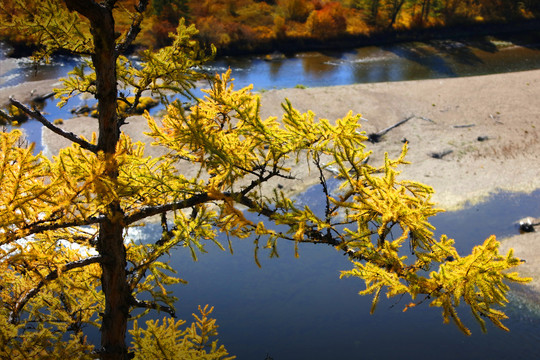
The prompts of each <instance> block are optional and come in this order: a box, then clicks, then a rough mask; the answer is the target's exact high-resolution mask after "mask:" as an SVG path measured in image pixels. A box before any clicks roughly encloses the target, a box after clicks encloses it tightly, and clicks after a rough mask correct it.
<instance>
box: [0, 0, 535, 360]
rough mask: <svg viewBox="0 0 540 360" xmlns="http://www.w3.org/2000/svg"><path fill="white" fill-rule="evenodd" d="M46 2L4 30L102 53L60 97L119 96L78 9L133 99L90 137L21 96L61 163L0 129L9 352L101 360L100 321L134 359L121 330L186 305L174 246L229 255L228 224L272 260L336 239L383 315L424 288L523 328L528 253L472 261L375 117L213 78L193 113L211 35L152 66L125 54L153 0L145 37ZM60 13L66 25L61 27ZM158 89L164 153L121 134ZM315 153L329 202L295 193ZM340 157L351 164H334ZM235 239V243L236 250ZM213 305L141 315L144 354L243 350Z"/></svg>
mask: <svg viewBox="0 0 540 360" xmlns="http://www.w3.org/2000/svg"><path fill="white" fill-rule="evenodd" d="M17 3H18V4H20V5H21V6H24V1H19V2H17ZM45 3H46V6H44V7H43V11H42V13H41V14H40V16H38V17H36V18H31V17H25V16H23V17H17V16H13V17H10V18H3V20H5V22H3V23H2V24H3V25H2V26H4V27H6V26H7V27H10V26H11V27H14V28H18V29H21V31H26V32H32V31H35V32H36V36H38V35H39V36H40V37H39V38H40V39H44V45H45V49H44V52H43V53H42V55H46V54H48V53H50V52H52V51H53V50H57V49H59V48H63V49H67V50H71V51H72V52H75V53H77V52H82V53H87V52H88V53H91V54H92V55H93V56H94V57H93V58H92V59H93V60H92V61H90V62H88V63H87V65H88V69H89V71H86V70H85V69H84V68H83V67H80V68H78V69H76V70H75V71H74V72H72V73H71V74H70V75H69V77H68V78H67V79H64V81H63V88H62V89H57V90H56V95H57V97H59V98H60V99H61V101H60V106H63V105H64V104H65V103H66V102H67V101H69V99H70V98H71V97H72V96H75V95H78V94H81V93H89V94H92V95H95V96H96V97H97V98H98V99H99V100H100V101H104V97H105V96H106V95H104V94H103V93H100V91H101V90H100V86H99V85H100V84H101V86H102V87H103V86H105V85H103V83H104V82H106V81H105V80H110V79H107V77H106V76H105V77H104V76H103V74H102V73H100V71H104V70H103V69H102V68H103V67H104V65H103V64H104V63H107V62H106V61H101V62H96V63H94V62H93V61H95V59H96V58H97V55H103V52H104V50H103V49H102V48H98V47H97V46H96V48H95V49H94V48H93V44H92V41H89V40H88V41H86V40H84V39H85V36H86V35H85V34H88V29H86V30H85V29H84V27H85V26H88V24H87V23H86V22H80V23H79V22H77V21H76V20H77V18H78V17H79V16H78V15H77V16H76V15H75V13H76V12H77V11H79V12H80V13H81V14H85V16H87V17H88V18H89V19H90V20H91V23H92V26H93V28H92V31H90V33H91V34H92V36H94V40H95V39H98V40H99V41H101V42H103V43H107V40H110V39H113V41H116V43H115V44H116V47H115V51H114V52H111V53H112V54H113V55H112V56H115V58H114V59H113V60H115V61H112V62H111V63H110V64H116V65H115V66H114V65H110V66H112V67H113V68H114V69H115V70H117V72H116V73H115V72H113V74H116V76H117V79H116V80H117V86H118V88H114V86H115V85H114V83H113V85H112V86H113V89H112V91H111V92H110V93H112V94H113V95H112V96H113V97H115V98H113V99H108V100H112V101H108V102H107V104H113V105H112V111H111V112H109V113H107V110H108V109H109V108H108V107H102V109H104V110H105V111H101V110H100V114H99V117H98V119H97V120H95V121H98V123H99V124H100V125H103V127H104V129H102V130H100V131H101V133H98V134H96V136H94V137H93V138H92V139H89V140H88V139H84V138H82V137H79V136H77V135H76V134H71V133H65V132H63V131H62V130H61V129H60V128H58V127H56V126H55V125H54V124H52V123H50V122H48V121H47V120H46V119H45V120H43V115H41V114H40V113H39V112H37V111H34V110H31V109H28V108H27V107H25V106H24V105H22V104H20V103H18V102H17V101H15V100H12V104H13V105H14V106H16V107H17V108H19V109H22V111H24V112H25V113H28V114H30V115H31V116H33V117H35V118H36V119H38V120H39V121H41V122H42V123H43V124H44V125H45V126H47V127H48V128H49V129H51V130H52V131H54V132H55V133H56V134H58V135H59V136H63V137H64V138H67V139H69V140H71V141H72V142H73V145H72V146H69V147H67V148H64V149H62V150H61V151H60V152H59V153H58V154H57V155H56V156H54V157H53V158H52V159H49V158H46V157H44V156H43V155H42V154H35V152H34V148H33V145H29V146H26V145H25V143H24V141H22V133H21V132H20V131H18V130H14V131H11V132H1V133H0V149H1V152H0V184H1V186H2V191H0V274H1V278H0V298H1V300H2V307H1V308H0V357H2V358H10V359H19V358H40V357H41V358H47V357H48V358H61V357H66V356H71V357H78V358H89V359H90V358H95V356H94V355H92V352H91V351H92V349H93V345H92V344H89V343H88V342H87V340H86V337H85V333H84V329H85V326H88V325H92V326H100V327H101V332H102V334H105V335H102V336H103V339H102V343H103V342H104V343H106V344H108V342H109V341H111V343H112V341H114V345H111V346H110V347H108V348H107V347H105V346H104V347H103V348H102V349H97V351H98V354H100V355H99V356H100V357H101V358H103V359H112V358H114V359H116V358H119V357H117V356H119V355H118V353H122V356H121V358H127V357H128V348H127V345H126V344H125V334H126V331H127V325H125V326H124V325H122V326H123V328H122V327H118V328H115V329H116V330H114V331H113V330H111V329H113V328H114V326H115V325H117V324H118V323H119V322H122V323H123V324H127V322H128V320H132V319H131V318H130V314H131V313H132V312H134V311H135V310H136V309H141V308H142V309H144V310H143V311H142V313H141V312H139V315H138V317H141V316H144V314H145V313H146V312H148V311H151V310H158V311H163V312H166V313H168V314H169V315H170V316H171V317H174V315H175V310H174V306H175V304H176V300H177V299H176V298H175V297H174V296H173V295H172V293H171V291H170V290H169V285H172V284H176V283H179V282H183V280H182V279H181V278H180V277H179V276H177V275H176V271H177V269H174V268H173V267H172V266H171V265H170V264H169V263H168V262H167V261H166V260H164V255H168V254H171V252H172V251H173V250H174V251H181V249H183V248H185V249H186V250H187V251H189V252H190V253H191V254H192V256H193V258H194V259H196V258H197V256H200V255H201V254H204V253H205V252H206V251H207V244H208V243H213V244H217V245H218V246H219V247H220V248H221V249H224V248H225V246H224V245H223V244H221V243H220V242H218V240H217V234H218V233H225V234H226V235H227V237H228V238H229V237H230V238H232V237H235V238H240V239H245V238H248V237H251V239H252V241H254V242H255V246H254V256H255V261H256V262H257V263H258V251H259V244H261V245H262V246H263V247H264V248H266V249H267V250H268V252H269V254H270V256H277V254H278V243H279V242H281V241H291V242H294V243H295V245H298V244H299V243H313V244H327V245H332V246H333V247H334V248H335V249H337V250H338V251H341V252H343V253H344V254H346V255H348V257H349V259H350V260H351V263H352V269H351V270H348V271H344V272H343V274H342V276H353V277H357V278H360V279H362V280H363V281H364V282H365V284H366V288H365V290H363V291H361V292H360V293H361V294H373V295H374V299H373V306H372V310H374V309H375V306H376V305H377V302H378V300H379V298H380V295H381V294H382V292H383V291H384V290H386V295H387V296H389V297H390V296H396V295H400V296H401V295H404V294H408V295H409V296H410V297H411V299H412V301H416V303H415V302H411V303H410V304H409V305H405V309H408V308H410V307H412V306H415V305H417V304H418V303H421V302H424V301H426V300H427V299H429V300H430V305H431V306H436V307H440V308H442V313H443V319H444V321H449V320H450V319H452V320H453V321H454V322H455V323H456V324H457V326H458V327H459V328H460V329H461V330H463V331H464V332H465V333H469V329H468V328H467V326H466V325H465V324H463V323H462V321H461V320H460V318H459V316H458V314H457V310H456V309H457V307H458V306H459V305H460V304H462V303H465V304H466V305H468V307H469V308H470V309H471V311H472V313H473V314H474V316H475V317H476V319H477V320H478V321H479V323H480V324H481V326H482V328H483V329H485V324H484V321H485V320H484V319H488V320H489V321H491V322H492V323H493V324H495V325H496V326H499V327H501V328H503V329H506V328H505V327H504V325H503V324H502V323H501V320H503V319H504V318H505V315H504V313H503V312H502V311H501V310H500V308H501V306H504V304H505V303H506V302H507V298H506V293H507V291H508V285H507V283H508V282H525V281H527V279H523V278H520V277H519V276H518V275H517V274H516V273H511V272H508V271H507V270H508V269H511V268H513V267H515V266H517V265H518V264H519V263H520V260H519V259H517V258H515V257H514V256H513V254H512V252H509V253H508V254H507V255H502V254H499V252H498V243H497V241H496V240H495V238H494V237H491V238H489V239H487V240H486V241H485V242H484V244H483V245H479V246H477V247H476V248H475V249H474V250H473V252H472V253H471V254H470V255H465V256H463V255H460V254H458V253H457V251H456V249H455V248H454V241H453V240H451V239H449V238H447V237H446V236H443V237H441V239H435V238H434V236H433V230H434V229H433V226H432V225H430V223H429V217H431V216H433V215H435V214H436V213H438V212H439V210H438V209H436V208H435V207H434V204H433V203H432V201H431V196H432V193H433V190H432V189H431V188H430V187H429V186H426V185H423V184H420V183H417V182H412V181H407V180H402V179H400V178H399V171H398V168H399V167H400V166H404V165H406V164H407V162H406V161H405V155H406V152H407V147H406V146H405V147H404V148H403V152H402V154H401V155H400V156H399V157H398V158H397V159H390V158H389V157H388V156H386V157H385V160H384V163H382V164H378V165H372V164H368V157H369V155H370V152H369V151H367V150H366V145H365V142H366V140H367V137H366V136H365V134H364V133H363V132H362V129H361V126H360V119H361V116H360V115H354V114H352V113H348V114H345V116H344V117H343V118H341V119H337V120H335V121H331V120H327V119H321V118H318V117H317V116H316V115H315V114H314V113H312V112H307V113H300V112H299V111H297V110H296V109H294V107H293V105H292V104H291V103H290V102H288V101H285V102H284V104H283V115H282V116H281V117H280V118H277V117H270V118H267V119H262V118H261V117H260V98H259V97H258V95H256V94H253V93H252V89H251V87H247V88H243V89H240V90H235V89H234V86H233V81H232V79H231V72H230V71H227V72H226V73H224V74H221V75H217V74H216V75H215V76H211V77H208V78H207V80H208V81H209V84H210V87H209V88H208V89H207V90H204V98H202V99H196V98H194V97H192V99H193V101H194V104H192V106H191V107H190V108H189V109H186V108H185V104H184V103H182V102H180V101H179V100H176V101H171V100H172V98H171V92H174V93H181V94H182V95H184V96H190V95H191V93H190V89H191V88H192V86H193V85H194V84H195V82H196V81H198V80H200V79H203V78H204V74H202V73H201V72H199V71H197V67H198V66H199V65H200V64H202V63H203V62H204V60H205V59H207V58H208V55H207V54H205V53H204V51H202V50H201V49H200V47H199V45H198V44H197V42H196V41H194V40H193V36H194V35H195V34H196V32H197V31H196V29H195V28H194V27H193V26H186V25H185V23H184V22H183V21H180V23H179V26H178V28H177V33H176V34H172V35H171V36H172V39H171V40H172V45H171V46H169V47H165V48H163V49H160V50H159V51H150V50H147V51H145V52H144V53H143V54H142V56H141V58H140V61H141V63H139V64H138V65H137V66H135V65H134V64H132V63H131V61H130V60H128V59H127V58H126V57H124V56H123V55H122V54H121V53H122V50H125V48H126V47H127V46H129V43H130V41H132V40H133V39H134V37H136V32H137V28H138V27H139V26H140V24H141V21H142V18H143V17H144V16H143V15H144V8H145V6H146V4H147V1H144V0H141V1H140V4H139V5H137V7H136V11H135V13H134V14H133V16H132V19H133V23H132V26H131V28H130V30H129V31H128V32H127V33H124V34H121V36H116V34H115V33H114V32H113V33H107V32H106V30H105V29H107V28H108V27H107V26H108V25H110V22H107V21H104V22H102V19H103V16H109V17H110V19H112V17H113V16H114V14H113V9H115V10H114V11H118V10H116V9H117V7H115V6H113V5H114V4H115V3H116V2H114V1H112V2H109V1H105V2H102V3H96V2H86V1H80V0H66V3H67V4H68V5H69V6H70V8H73V9H75V10H74V11H71V12H70V11H68V10H67V9H66V8H65V7H64V6H63V4H62V2H58V1H53V0H48V1H46V2H45ZM29 9H30V8H29ZM57 9H58V11H57ZM55 11H57V15H58V17H61V18H62V21H59V22H58V23H57V22H55V20H54V19H55V17H54V16H53V15H54V13H55ZM96 14H97V15H96ZM102 15H103V16H102ZM85 16H83V17H85ZM64 17H65V18H64ZM35 19H37V20H38V21H41V20H42V19H47V22H44V23H43V24H35V23H34V22H33V21H34V20H35ZM111 21H112V20H111ZM112 30H114V27H112V28H110V29H109V31H112ZM44 32H48V33H47V34H45V33H44ZM72 32H73V33H74V35H73V40H72V41H71V40H70V37H69V36H68V35H69V34H71V33H72ZM56 33H58V41H57V42H55V39H56V37H55V36H54V34H56ZM134 34H135V35H134ZM45 50H47V51H45ZM212 51H213V50H212V49H211V50H210V52H212ZM103 56H105V55H103ZM109 60H110V59H109ZM96 64H99V65H100V66H101V68H98V67H97V66H95V65H96ZM99 69H102V70H99ZM96 84H97V85H96ZM123 91H125V92H126V94H124V93H123ZM147 91H150V92H152V93H154V94H156V95H158V96H159V98H160V101H161V102H162V103H164V104H166V105H167V109H166V114H165V115H164V116H163V117H162V118H161V119H155V118H154V117H152V116H150V115H149V114H148V113H146V114H145V116H146V119H147V122H148V129H147V135H148V136H150V137H151V138H153V140H154V143H153V144H152V146H159V147H161V148H163V150H164V155H161V156H157V157H154V158H152V157H149V156H146V155H145V152H144V146H143V145H142V144H141V143H133V141H132V140H131V139H130V137H129V136H127V135H125V134H120V135H119V136H118V137H106V136H105V135H110V134H109V133H107V132H108V131H111V129H113V130H114V126H116V127H117V128H118V129H120V130H121V127H122V126H123V125H124V120H125V117H126V116H128V115H129V113H130V109H136V108H137V105H138V104H139V102H140V100H141V96H142V94H143V93H144V92H147ZM128 92H131V94H127V93H128ZM128 95H132V96H128ZM114 104H117V105H116V106H117V109H116V112H115V111H114V110H115V109H114V106H115V105H114ZM119 104H121V105H119ZM111 124H112V125H111ZM105 125H107V126H108V127H106V126H105ZM104 133H105V134H104ZM103 139H108V140H103ZM107 141H109V142H112V144H111V143H107ZM299 163H307V164H308V165H309V166H310V169H311V176H315V177H317V178H318V179H319V183H320V186H321V187H320V188H321V191H320V192H319V196H320V201H319V204H322V205H323V206H318V208H317V209H311V208H309V207H308V206H305V205H299V204H298V203H297V202H295V201H294V200H293V199H292V198H291V194H287V193H284V192H283V191H281V190H280V189H281V187H280V185H281V184H282V183H295V182H300V181H302V180H301V179H299V178H297V174H295V172H294V167H295V165H297V164H299ZM330 166H332V167H334V168H336V169H337V172H330V171H328V169H329V167H330ZM188 170H189V171H188ZM334 173H335V174H334ZM188 174H192V175H188ZM247 212H251V213H253V214H255V215H257V216H258V218H257V217H255V216H246V215H247ZM254 219H255V220H254ZM145 221H147V222H148V221H157V222H159V223H160V225H161V233H159V234H152V235H151V236H154V238H151V239H140V238H137V237H135V236H133V232H134V231H136V230H137V228H138V227H141V226H144V222H145ZM277 229H279V230H277ZM227 245H228V247H229V249H230V251H231V252H232V242H229V244H227ZM296 251H297V252H298V247H296ZM105 289H106V290H105ZM119 294H120V296H119ZM421 297H425V299H420V300H419V298H421ZM139 298H146V299H150V300H148V301H143V300H140V299H139ZM200 312H201V316H200V317H199V316H197V317H195V321H194V323H193V324H192V325H189V326H188V325H186V326H187V327H184V325H185V323H184V322H183V321H181V320H178V321H173V320H167V319H164V320H163V322H162V323H161V325H160V324H159V322H149V323H147V328H146V329H141V328H139V327H138V325H137V323H135V326H134V329H133V330H132V335H133V338H134V342H133V344H132V348H131V350H129V351H135V354H134V355H135V356H136V357H138V358H148V357H156V358H173V357H175V356H177V354H184V355H185V356H184V357H182V358H200V357H202V358H209V359H226V358H228V353H227V351H226V350H225V349H224V348H223V346H218V345H217V342H216V341H215V340H214V337H215V336H216V335H217V332H216V327H217V326H216V324H215V321H214V320H212V319H210V318H209V315H210V313H211V310H209V309H208V308H207V307H206V308H201V310H200ZM118 319H119V320H118ZM102 320H103V321H102ZM117 320H118V321H117ZM115 321H117V323H116V324H115V323H114V322H115ZM115 331H116V333H115ZM64 334H68V335H64ZM208 350H209V351H208ZM175 354H176V355H175ZM93 356H94V357H93Z"/></svg>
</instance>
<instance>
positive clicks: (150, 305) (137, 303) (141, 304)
mask: <svg viewBox="0 0 540 360" xmlns="http://www.w3.org/2000/svg"><path fill="white" fill-rule="evenodd" d="M131 305H132V306H134V307H137V308H142V309H151V310H157V311H165V312H166V313H168V314H169V315H171V317H173V318H176V311H175V310H174V309H173V308H172V307H170V306H167V305H160V304H158V303H155V302H151V301H143V300H139V299H136V298H135V297H132V298H131Z"/></svg>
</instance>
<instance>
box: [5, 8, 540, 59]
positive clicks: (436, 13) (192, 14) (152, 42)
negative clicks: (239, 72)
mask: <svg viewBox="0 0 540 360" xmlns="http://www.w3.org/2000/svg"><path fill="white" fill-rule="evenodd" d="M17 1H20V0H4V1H3V4H2V5H1V7H2V8H3V9H4V11H5V10H6V9H7V10H8V11H6V12H8V13H9V10H10V8H12V5H13V3H15V2H17ZM137 2H138V1H137V0H132V1H131V3H132V4H130V1H127V2H126V3H127V5H126V4H123V5H122V8H121V9H120V8H119V9H118V11H119V13H121V14H120V16H118V17H117V19H118V21H117V25H118V27H119V30H120V29H121V28H122V27H124V26H128V24H129V23H130V21H131V20H130V13H132V12H134V10H133V8H134V6H135V5H136V4H137ZM26 3H27V6H29V7H39V6H46V5H45V3H46V2H28V1H27V2H26ZM147 11H148V12H149V15H150V16H149V18H150V21H149V22H147V23H146V24H143V31H142V36H141V39H140V40H139V42H138V43H137V44H136V45H137V46H140V47H151V48H159V47H163V46H165V45H168V44H169V41H170V38H169V36H168V34H169V33H170V32H173V31H174V30H175V29H176V26H177V24H178V20H179V19H180V18H181V17H184V18H186V19H187V21H188V22H189V23H193V24H195V25H196V27H197V29H199V35H198V36H199V40H201V41H202V42H203V43H205V44H208V45H209V44H214V45H215V46H216V47H217V49H218V53H220V54H239V53H250V52H267V53H269V52H273V51H282V52H288V51H299V50H307V49H320V48H331V47H346V46H360V45H365V44H372V43H380V42H385V41H393V40H398V39H404V40H412V39H416V38H426V37H433V36H435V35H436V34H438V33H440V32H442V33H446V34H448V35H452V34H453V33H456V32H458V33H460V34H461V33H463V31H465V32H466V33H468V34H475V33H476V32H478V31H484V30H485V32H488V33H489V32H496V31H497V30H500V29H501V27H500V26H501V25H503V24H504V25H505V28H506V29H509V30H511V29H512V27H513V26H518V25H519V26H523V24H524V23H525V24H526V23H530V22H531V21H533V22H534V21H535V20H536V19H538V18H539V16H538V15H539V14H540V0H525V1H516V0H339V1H329V0H153V1H152V2H151V6H150V7H149V9H148V10H147ZM81 21H82V20H81ZM535 24H536V23H535ZM66 26H69V24H66ZM0 36H1V37H2V38H3V39H5V40H8V41H10V42H12V43H15V44H28V43H29V42H30V43H31V42H32V41H33V42H34V43H39V39H23V38H20V37H19V34H18V33H16V32H7V33H3V34H0ZM89 38H90V36H89Z"/></svg>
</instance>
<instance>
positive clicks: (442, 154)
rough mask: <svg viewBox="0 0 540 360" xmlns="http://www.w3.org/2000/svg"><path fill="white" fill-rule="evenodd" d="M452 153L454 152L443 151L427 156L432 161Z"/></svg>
mask: <svg viewBox="0 0 540 360" xmlns="http://www.w3.org/2000/svg"><path fill="white" fill-rule="evenodd" d="M453 152H454V150H444V151H441V152H432V153H431V154H429V156H431V157H432V158H434V159H442V158H443V157H445V156H446V155H448V154H451V153H453Z"/></svg>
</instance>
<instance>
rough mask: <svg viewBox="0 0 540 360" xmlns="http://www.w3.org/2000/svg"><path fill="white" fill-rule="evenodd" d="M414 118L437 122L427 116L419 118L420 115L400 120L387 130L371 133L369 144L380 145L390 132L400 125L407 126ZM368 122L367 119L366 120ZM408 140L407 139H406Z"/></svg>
mask: <svg viewBox="0 0 540 360" xmlns="http://www.w3.org/2000/svg"><path fill="white" fill-rule="evenodd" d="M414 118H418V119H422V120H425V121H429V122H432V123H434V122H435V121H433V120H431V119H430V118H427V117H425V116H418V115H411V116H409V117H407V118H405V119H403V120H400V121H398V122H397V123H395V124H394V125H392V126H389V127H387V128H386V129H382V130H381V131H377V132H375V133H370V134H368V141H369V142H372V143H378V142H379V141H381V138H382V137H383V136H384V135H385V134H386V133H387V132H389V131H390V130H392V129H395V128H397V127H398V126H400V125H403V124H405V123H406V122H407V121H409V120H411V119H414ZM365 120H367V119H365ZM405 140H406V139H405ZM402 142H405V141H402Z"/></svg>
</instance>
